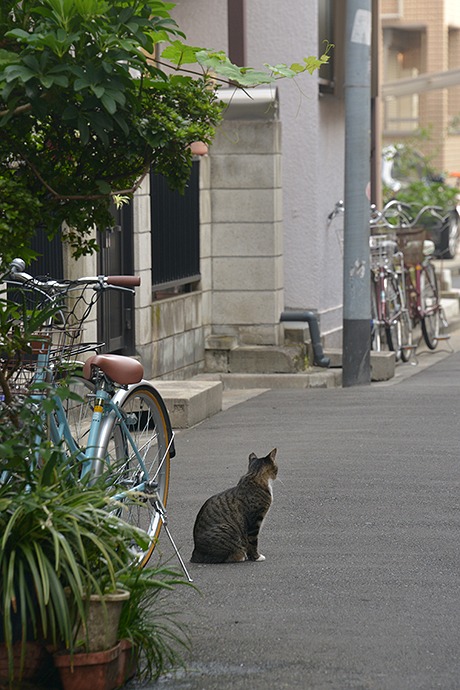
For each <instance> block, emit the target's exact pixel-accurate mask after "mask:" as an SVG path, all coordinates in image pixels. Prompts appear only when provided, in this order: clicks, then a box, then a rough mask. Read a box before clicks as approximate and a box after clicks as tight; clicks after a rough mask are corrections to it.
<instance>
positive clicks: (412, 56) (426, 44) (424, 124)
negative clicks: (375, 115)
mask: <svg viewBox="0 0 460 690" xmlns="http://www.w3.org/2000/svg"><path fill="white" fill-rule="evenodd" d="M381 26H382V44H383V50H382V74H383V83H384V84H385V83H387V82H395V81H396V80H398V79H408V78H414V77H418V76H419V75H421V74H425V73H433V74H436V75H439V74H440V73H441V72H445V71H447V70H453V69H458V68H460V3H459V2H458V0H436V2H433V1H432V0H381ZM415 83H416V82H415V81H414V84H415ZM420 130H426V131H428V132H429V139H428V140H420V143H419V148H420V149H421V150H423V151H424V152H425V153H427V154H429V155H432V156H433V163H434V164H435V166H436V167H437V168H439V169H440V170H443V171H446V172H454V171H459V170H460V85H459V86H450V87H449V88H435V89H432V90H427V91H419V90H418V87H417V86H414V91H413V93H407V94H406V95H403V96H399V97H398V96H388V97H387V98H385V99H384V104H383V141H384V143H393V142H395V141H404V140H407V139H412V138H413V137H414V134H416V133H417V132H418V131H420Z"/></svg>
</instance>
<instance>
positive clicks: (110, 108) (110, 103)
mask: <svg viewBox="0 0 460 690" xmlns="http://www.w3.org/2000/svg"><path fill="white" fill-rule="evenodd" d="M101 103H102V105H103V106H104V108H105V109H106V110H107V112H108V113H110V114H111V115H113V114H114V113H115V112H116V110H117V104H116V102H115V99H114V98H112V96H109V94H107V93H104V94H103V95H102V97H101Z"/></svg>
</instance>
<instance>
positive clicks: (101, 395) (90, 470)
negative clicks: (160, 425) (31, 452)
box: [48, 381, 174, 500]
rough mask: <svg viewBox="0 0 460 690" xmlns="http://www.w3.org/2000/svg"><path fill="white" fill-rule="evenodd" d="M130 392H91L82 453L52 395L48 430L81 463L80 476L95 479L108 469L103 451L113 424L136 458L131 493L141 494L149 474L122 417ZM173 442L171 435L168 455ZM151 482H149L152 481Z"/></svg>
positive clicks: (57, 400)
mask: <svg viewBox="0 0 460 690" xmlns="http://www.w3.org/2000/svg"><path fill="white" fill-rule="evenodd" d="M143 383H146V384H147V383H148V382H147V381H143ZM130 390H131V388H130V387H127V388H126V389H120V390H118V391H117V393H116V394H115V395H114V396H112V395H111V394H110V393H108V392H107V391H105V390H104V389H103V388H100V389H98V390H95V392H94V393H91V397H93V398H94V401H95V404H94V409H93V415H92V419H91V424H90V427H89V431H88V442H87V445H86V450H85V451H83V450H82V449H81V448H79V446H78V445H77V444H76V442H75V440H74V438H73V436H72V433H71V430H70V427H69V423H68V419H67V414H66V411H65V409H64V405H63V404H62V401H61V399H60V397H59V396H58V395H56V396H54V404H55V410H54V412H53V414H51V415H49V417H48V427H49V433H50V436H51V439H52V441H53V443H54V444H56V445H58V444H60V443H62V442H63V441H64V443H65V444H66V446H67V448H68V450H69V452H70V454H71V457H72V458H73V459H74V461H75V462H77V463H80V465H81V477H82V478H83V477H86V476H87V475H90V477H94V478H97V477H99V476H100V475H101V474H102V473H103V471H104V470H105V469H107V467H106V457H105V456H104V449H105V448H106V447H107V444H108V442H109V439H110V437H111V435H112V433H113V429H114V426H115V424H118V426H119V428H120V431H121V433H122V436H123V438H124V439H126V441H127V442H128V444H129V447H130V449H131V452H132V457H135V458H136V460H137V462H138V464H139V469H140V472H139V476H140V477H142V480H141V481H140V482H139V483H138V484H136V486H133V487H131V489H130V491H137V492H142V491H144V490H145V489H146V485H145V479H146V478H147V477H148V471H147V468H146V466H145V463H144V460H143V458H142V456H141V454H140V452H139V449H138V448H137V447H136V444H135V443H134V441H133V438H132V435H131V433H130V431H129V428H128V426H127V424H126V420H125V416H124V415H123V413H122V411H121V407H122V404H123V401H124V400H125V398H126V397H127V396H128V395H129V392H130ZM173 442H174V434H173V433H171V440H170V442H169V445H168V448H167V449H166V451H167V453H168V452H169V451H170V450H171V447H172V445H173ZM163 462H164V458H163V459H162V461H161V463H160V465H159V467H158V468H157V473H156V475H157V474H158V473H159V471H160V469H161V466H162V464H163ZM156 475H155V477H153V478H152V479H153V480H155V478H156ZM152 479H151V480H150V481H152ZM126 493H127V492H123V493H120V494H117V495H116V496H115V497H114V498H115V500H120V499H121V498H123V497H126Z"/></svg>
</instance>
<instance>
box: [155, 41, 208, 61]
mask: <svg viewBox="0 0 460 690" xmlns="http://www.w3.org/2000/svg"><path fill="white" fill-rule="evenodd" d="M199 51H202V48H193V47H192V46H188V45H185V44H184V43H182V42H181V41H177V40H176V41H172V43H171V45H170V46H168V47H167V48H165V49H164V50H163V52H162V53H161V57H162V58H163V59H165V60H169V61H170V62H172V64H173V65H176V66H180V65H187V64H192V63H196V62H197V52H199Z"/></svg>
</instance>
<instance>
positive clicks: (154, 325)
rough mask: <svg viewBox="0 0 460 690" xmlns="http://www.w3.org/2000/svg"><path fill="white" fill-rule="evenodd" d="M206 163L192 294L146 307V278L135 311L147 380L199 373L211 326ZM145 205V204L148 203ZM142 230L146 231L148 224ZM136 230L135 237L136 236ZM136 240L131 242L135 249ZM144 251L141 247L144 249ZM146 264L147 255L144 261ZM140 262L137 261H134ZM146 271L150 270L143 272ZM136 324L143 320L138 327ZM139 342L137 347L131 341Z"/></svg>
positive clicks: (204, 159)
mask: <svg viewBox="0 0 460 690" xmlns="http://www.w3.org/2000/svg"><path fill="white" fill-rule="evenodd" d="M209 185H210V161H209V158H208V157H207V156H204V157H202V158H201V159H200V256H201V259H200V271H201V281H200V284H199V286H198V289H197V290H195V291H194V292H190V293H187V294H183V295H177V296H174V297H170V298H167V299H162V300H158V301H154V302H152V297H151V277H150V275H151V274H150V272H149V279H148V281H147V284H148V286H149V292H148V294H145V300H146V306H147V307H148V313H146V314H144V313H143V312H142V313H141V311H140V309H141V308H142V306H143V303H142V304H140V305H139V307H140V309H139V311H136V324H137V325H138V328H139V331H138V332H137V334H136V337H139V338H143V339H145V340H144V341H143V342H145V343H146V347H145V349H144V351H142V350H141V348H140V347H138V348H137V349H138V351H139V354H140V355H141V358H142V361H143V363H144V367H145V366H146V364H145V363H146V361H148V362H149V370H148V377H149V378H156V379H163V380H173V379H176V380H181V379H182V380H183V379H187V378H190V377H191V376H194V375H195V374H198V373H200V372H201V371H203V369H204V341H205V333H206V332H210V329H211V326H210V322H211V287H212V283H211V272H212V267H211V210H210V208H211V204H210V190H209ZM148 203H149V204H150V198H149V199H148ZM146 226H147V227H148V229H149V241H150V221H149V222H148V223H147V222H146ZM142 232H143V230H142V228H139V235H138V236H137V237H140V236H141V235H142ZM136 244H137V238H136V236H135V245H136ZM144 250H145V251H146V247H144ZM149 258H150V249H148V254H147V259H149ZM138 260H139V261H142V257H141V256H139V257H138ZM149 271H150V266H149ZM139 320H144V322H143V323H142V322H141V323H138V322H139ZM137 342H140V341H137Z"/></svg>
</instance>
